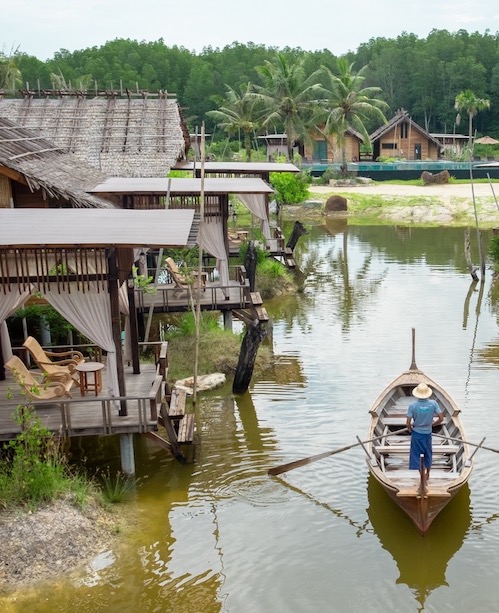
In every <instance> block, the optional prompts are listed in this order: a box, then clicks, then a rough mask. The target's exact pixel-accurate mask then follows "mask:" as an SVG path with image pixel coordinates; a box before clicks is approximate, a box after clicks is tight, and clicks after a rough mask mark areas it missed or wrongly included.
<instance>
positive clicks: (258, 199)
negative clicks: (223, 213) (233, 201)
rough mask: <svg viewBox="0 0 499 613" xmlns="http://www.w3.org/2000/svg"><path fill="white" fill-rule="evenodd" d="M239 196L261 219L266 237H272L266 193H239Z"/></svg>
mask: <svg viewBox="0 0 499 613" xmlns="http://www.w3.org/2000/svg"><path fill="white" fill-rule="evenodd" d="M237 197H238V198H240V199H241V200H242V202H243V203H244V204H245V205H246V206H247V207H248V209H249V210H250V211H251V212H252V213H253V215H256V216H257V217H258V219H260V220H261V225H262V232H263V235H264V236H265V238H267V239H270V238H272V234H271V232H270V224H269V217H268V215H267V208H266V206H265V194H237Z"/></svg>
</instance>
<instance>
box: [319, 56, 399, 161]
mask: <svg viewBox="0 0 499 613" xmlns="http://www.w3.org/2000/svg"><path fill="white" fill-rule="evenodd" d="M353 66H354V65H353V64H349V63H348V61H347V60H346V59H344V58H342V59H340V60H338V72H339V74H338V75H335V74H333V73H332V72H331V70H330V69H329V68H326V67H325V66H322V67H321V68H320V69H319V70H318V71H316V73H314V77H315V78H321V80H322V85H321V87H320V93H321V99H320V100H319V101H318V105H319V112H318V115H317V117H316V121H317V128H318V129H320V130H321V131H322V132H323V134H324V136H326V138H329V137H332V136H334V138H335V139H336V142H337V145H338V147H339V148H340V149H341V151H342V164H343V166H344V167H345V168H346V151H345V140H346V135H347V132H348V130H349V129H350V128H352V129H354V130H356V131H357V132H358V133H359V134H360V135H361V136H362V140H363V141H364V143H365V144H367V145H368V144H369V142H370V141H369V134H368V131H367V127H366V124H367V123H368V122H369V121H372V120H377V121H379V122H380V123H386V117H385V114H384V111H385V110H387V109H388V104H387V103H386V102H384V101H383V100H381V99H379V98H377V97H376V96H377V95H378V94H380V93H381V88H379V87H363V84H364V80H365V76H364V73H365V71H366V70H367V66H363V67H362V68H361V69H360V70H359V71H358V72H356V71H355V70H354V68H353ZM322 126H323V127H322Z"/></svg>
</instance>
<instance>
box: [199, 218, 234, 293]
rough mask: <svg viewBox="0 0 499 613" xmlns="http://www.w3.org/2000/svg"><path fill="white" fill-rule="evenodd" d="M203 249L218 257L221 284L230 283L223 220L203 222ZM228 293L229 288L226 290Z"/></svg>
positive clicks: (226, 284)
mask: <svg viewBox="0 0 499 613" xmlns="http://www.w3.org/2000/svg"><path fill="white" fill-rule="evenodd" d="M200 232H202V239H201V240H202V244H203V249H204V250H205V251H207V252H208V253H210V254H211V255H213V256H215V257H216V258H217V268H218V272H219V273H220V284H221V285H222V286H228V285H229V261H228V258H227V251H226V250H225V240H224V232H223V225H222V221H221V220H218V219H217V220H216V221H215V220H211V219H210V221H207V222H206V223H204V224H202V228H201V230H200ZM224 293H225V295H228V290H224Z"/></svg>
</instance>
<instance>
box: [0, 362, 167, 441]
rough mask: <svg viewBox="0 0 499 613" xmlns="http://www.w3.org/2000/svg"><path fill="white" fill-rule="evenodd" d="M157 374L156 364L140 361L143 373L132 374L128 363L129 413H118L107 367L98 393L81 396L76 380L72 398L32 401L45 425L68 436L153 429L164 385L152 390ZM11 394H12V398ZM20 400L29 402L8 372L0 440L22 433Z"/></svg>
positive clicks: (2, 387) (1, 387)
mask: <svg viewBox="0 0 499 613" xmlns="http://www.w3.org/2000/svg"><path fill="white" fill-rule="evenodd" d="M156 377H157V375H156V366H155V365H154V364H141V373H140V374H133V373H132V369H131V367H128V366H125V382H126V391H127V395H126V397H125V398H124V399H125V400H126V406H127V412H128V415H127V416H126V417H121V416H120V415H119V414H118V411H119V408H120V402H119V401H120V398H115V397H111V395H110V393H109V387H108V381H107V369H106V368H105V369H104V371H103V377H102V378H103V388H102V391H101V393H99V394H98V396H95V393H94V392H91V393H89V394H87V395H85V396H84V397H82V396H81V394H80V390H79V387H78V385H77V384H75V386H74V387H73V389H72V390H71V392H72V394H73V398H72V399H68V398H64V399H61V400H60V401H58V402H54V401H49V402H38V401H34V400H33V401H31V402H30V403H29V404H30V405H31V406H33V407H34V409H35V412H36V414H37V416H38V417H39V418H40V421H41V423H42V424H43V425H45V426H46V427H47V428H49V430H50V431H51V432H54V433H60V434H61V436H65V437H68V436H92V435H93V436H95V435H106V434H125V433H144V432H151V431H154V430H156V429H157V425H158V420H157V413H159V411H160V406H159V405H160V401H161V397H160V395H161V389H158V386H156V389H155V390H154V388H153V391H152V385H153V383H154V381H155V380H156ZM160 387H161V386H160ZM10 394H12V398H9V395H10ZM155 394H156V395H155ZM20 404H21V405H26V404H27V401H26V397H25V396H23V395H22V394H21V393H20V388H19V385H18V384H17V383H16V381H15V380H14V379H13V378H12V376H11V375H10V374H7V377H6V379H5V381H0V441H6V440H10V439H12V438H15V436H16V435H17V434H19V432H20V426H19V424H17V423H16V422H15V420H14V417H13V414H14V411H15V409H16V407H17V406H19V405H20Z"/></svg>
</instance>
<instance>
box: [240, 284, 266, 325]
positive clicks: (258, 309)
mask: <svg viewBox="0 0 499 613" xmlns="http://www.w3.org/2000/svg"><path fill="white" fill-rule="evenodd" d="M250 303H251V304H250V307H249V308H248V309H234V310H233V311H232V312H233V313H234V317H236V318H237V319H239V320H240V321H242V322H243V323H245V324H247V325H249V326H251V325H253V324H254V323H255V321H258V322H259V323H266V322H268V321H269V316H268V313H267V309H266V308H265V307H264V306H263V300H262V297H261V296H260V292H251V293H250Z"/></svg>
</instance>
